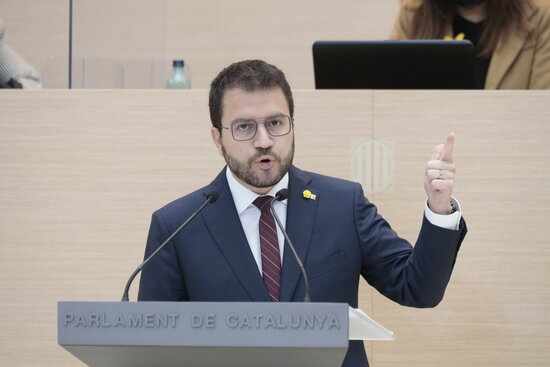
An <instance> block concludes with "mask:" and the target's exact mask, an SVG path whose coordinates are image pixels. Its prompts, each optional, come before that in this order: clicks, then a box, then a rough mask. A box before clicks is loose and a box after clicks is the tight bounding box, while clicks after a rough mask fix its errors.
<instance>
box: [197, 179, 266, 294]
mask: <svg viewBox="0 0 550 367" xmlns="http://www.w3.org/2000/svg"><path fill="white" fill-rule="evenodd" d="M211 190H216V191H218V193H219V195H220V196H219V199H218V200H217V201H216V202H215V203H212V204H210V207H209V208H207V209H208V210H204V211H203V212H202V219H203V221H204V223H205V225H206V227H207V228H208V230H209V232H210V234H211V235H212V237H213V238H214V240H215V242H216V245H217V246H218V248H219V249H220V251H221V252H222V253H223V255H224V257H225V258H226V260H227V263H228V264H229V265H230V266H231V268H232V269H233V272H234V274H235V276H236V277H237V279H238V280H239V282H240V283H241V285H242V286H243V288H244V289H245V290H246V292H247V293H248V294H249V295H250V298H251V299H252V300H253V301H257V302H269V301H270V298H269V295H268V293H267V290H266V288H265V285H264V282H263V280H262V277H261V275H260V272H259V271H258V266H257V265H256V261H255V260H254V256H252V252H251V251H250V246H249V245H248V241H247V240H246V236H245V234H244V231H243V229H242V225H241V221H240V219H239V215H238V214H237V209H236V208H235V203H234V201H233V196H232V195H231V191H230V190H229V186H228V184H227V178H226V177H225V169H224V170H222V172H221V173H220V174H219V175H218V177H216V179H215V180H214V181H213V182H212V183H211V184H210V185H209V186H207V187H206V188H205V189H204V193H205V195H206V194H207V193H208V192H209V191H211ZM213 273H215V269H213Z"/></svg>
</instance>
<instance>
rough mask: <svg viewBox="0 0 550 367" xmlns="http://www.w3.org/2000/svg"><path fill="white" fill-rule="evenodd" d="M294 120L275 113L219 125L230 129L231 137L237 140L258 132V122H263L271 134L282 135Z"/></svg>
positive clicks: (243, 139)
mask: <svg viewBox="0 0 550 367" xmlns="http://www.w3.org/2000/svg"><path fill="white" fill-rule="evenodd" d="M293 122H294V120H293V119H291V118H290V116H287V115H275V116H269V117H260V118H256V119H240V120H235V121H233V122H232V123H231V127H230V128H229V127H225V126H221V128H222V129H226V130H231V133H232V134H233V139H235V140H238V141H245V140H250V139H252V138H253V137H255V136H256V133H257V132H258V124H262V123H263V124H264V126H265V129H266V130H267V132H268V133H269V135H271V136H275V137H276V136H284V135H287V134H288V133H289V132H290V130H292V123H293Z"/></svg>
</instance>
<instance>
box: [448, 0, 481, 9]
mask: <svg viewBox="0 0 550 367" xmlns="http://www.w3.org/2000/svg"><path fill="white" fill-rule="evenodd" d="M483 1H484V0H454V2H455V4H456V6H458V7H459V8H461V9H465V10H467V9H471V8H473V7H475V6H476V5H479V4H481V3H482V2H483Z"/></svg>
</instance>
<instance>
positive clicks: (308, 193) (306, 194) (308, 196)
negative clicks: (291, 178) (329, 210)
mask: <svg viewBox="0 0 550 367" xmlns="http://www.w3.org/2000/svg"><path fill="white" fill-rule="evenodd" d="M302 195H303V196H304V198H306V199H310V200H315V199H317V195H315V194H312V193H311V191H309V190H304V192H303V193H302Z"/></svg>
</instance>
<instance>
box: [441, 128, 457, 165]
mask: <svg viewBox="0 0 550 367" xmlns="http://www.w3.org/2000/svg"><path fill="white" fill-rule="evenodd" d="M454 144H455V133H450V134H449V135H447V140H446V141H445V145H444V146H443V154H442V155H441V158H439V160H440V161H445V162H449V163H453V147H454Z"/></svg>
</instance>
